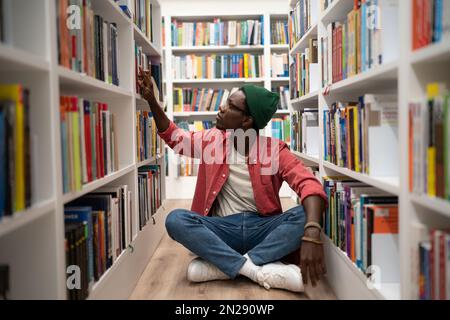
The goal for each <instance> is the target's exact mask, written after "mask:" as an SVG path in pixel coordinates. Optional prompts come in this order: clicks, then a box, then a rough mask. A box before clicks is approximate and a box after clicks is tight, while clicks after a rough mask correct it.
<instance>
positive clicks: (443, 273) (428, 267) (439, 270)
mask: <svg viewBox="0 0 450 320" xmlns="http://www.w3.org/2000/svg"><path fill="white" fill-rule="evenodd" d="M422 230H424V228H422ZM423 233H425V235H423V236H422V238H423V239H422V240H421V241H420V242H419V246H418V258H419V259H418V262H419V266H418V279H415V280H417V283H418V289H419V290H418V296H417V297H415V298H417V299H420V300H449V299H450V233H449V231H448V230H438V229H432V230H429V231H428V230H424V232H423Z"/></svg>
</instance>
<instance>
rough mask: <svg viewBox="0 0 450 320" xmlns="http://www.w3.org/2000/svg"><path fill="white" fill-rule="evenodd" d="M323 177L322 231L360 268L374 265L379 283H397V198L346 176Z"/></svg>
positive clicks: (364, 270) (398, 278)
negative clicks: (323, 205)
mask: <svg viewBox="0 0 450 320" xmlns="http://www.w3.org/2000/svg"><path fill="white" fill-rule="evenodd" d="M324 180H325V181H324V188H325V192H326V194H327V196H328V201H329V203H330V206H329V207H328V208H327V209H326V211H325V213H324V232H325V234H326V235H327V236H328V237H329V238H330V239H331V241H332V242H333V244H334V245H335V246H337V247H338V248H340V249H341V250H342V251H344V252H345V253H346V255H347V256H348V258H349V259H350V260H351V261H352V262H353V263H355V264H356V266H357V267H358V268H359V269H361V270H362V271H363V272H366V270H367V268H368V267H369V266H372V265H373V266H377V267H379V268H380V270H382V272H381V282H382V283H391V284H392V283H399V282H400V268H399V262H400V257H399V238H398V223H399V222H398V198H397V197H392V196H390V195H388V194H385V193H383V192H382V191H380V190H378V189H376V188H372V187H369V186H367V185H364V184H363V183H360V182H356V181H353V180H350V179H348V178H339V177H334V178H332V177H325V179H324Z"/></svg>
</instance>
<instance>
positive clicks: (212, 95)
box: [173, 88, 239, 112]
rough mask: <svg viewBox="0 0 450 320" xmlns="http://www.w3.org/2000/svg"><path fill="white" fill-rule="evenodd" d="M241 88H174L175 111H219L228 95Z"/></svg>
mask: <svg viewBox="0 0 450 320" xmlns="http://www.w3.org/2000/svg"><path fill="white" fill-rule="evenodd" d="M237 90H239V88H233V89H231V90H228V89H212V88H209V89H208V88H174V89H173V111H174V112H197V111H211V112H213V111H219V107H220V106H223V105H225V103H226V101H227V100H228V97H229V96H230V95H232V94H233V93H234V92H236V91H237Z"/></svg>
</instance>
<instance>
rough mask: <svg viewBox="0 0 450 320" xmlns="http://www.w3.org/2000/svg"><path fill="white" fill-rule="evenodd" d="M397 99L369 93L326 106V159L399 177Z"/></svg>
mask: <svg viewBox="0 0 450 320" xmlns="http://www.w3.org/2000/svg"><path fill="white" fill-rule="evenodd" d="M397 106H398V102H397V97H396V96H395V95H371V94H367V95H365V96H363V97H360V98H359V101H358V102H357V103H356V102H350V103H342V102H336V103H333V104H332V105H331V108H330V110H324V114H323V115H324V117H323V128H324V160H325V161H328V162H331V163H333V164H335V165H337V166H340V167H343V168H348V169H350V170H353V171H356V172H361V173H365V174H369V175H372V176H374V177H398V176H399V168H398V167H399V166H398V159H397V154H398V107H397Z"/></svg>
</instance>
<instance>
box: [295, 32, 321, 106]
mask: <svg viewBox="0 0 450 320" xmlns="http://www.w3.org/2000/svg"><path fill="white" fill-rule="evenodd" d="M317 44H318V43H317V39H310V40H309V45H308V48H306V49H305V51H304V52H303V53H297V54H295V55H293V56H292V60H291V65H290V66H289V69H290V74H289V77H290V79H291V98H292V99H296V98H299V97H302V96H304V95H307V94H308V93H311V92H315V91H317V90H319V79H318V77H319V64H318V55H317V54H318V48H317Z"/></svg>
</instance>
